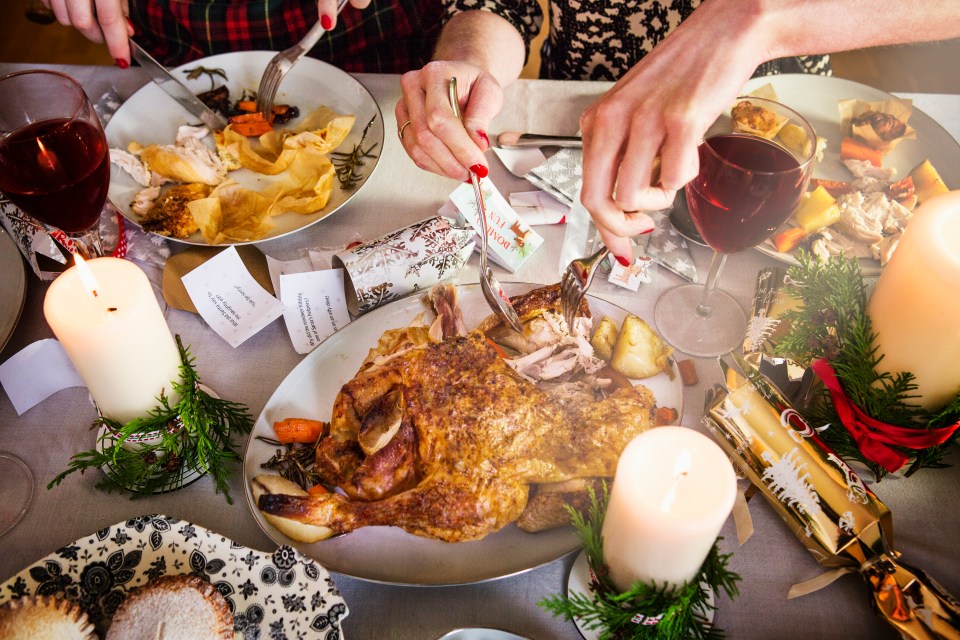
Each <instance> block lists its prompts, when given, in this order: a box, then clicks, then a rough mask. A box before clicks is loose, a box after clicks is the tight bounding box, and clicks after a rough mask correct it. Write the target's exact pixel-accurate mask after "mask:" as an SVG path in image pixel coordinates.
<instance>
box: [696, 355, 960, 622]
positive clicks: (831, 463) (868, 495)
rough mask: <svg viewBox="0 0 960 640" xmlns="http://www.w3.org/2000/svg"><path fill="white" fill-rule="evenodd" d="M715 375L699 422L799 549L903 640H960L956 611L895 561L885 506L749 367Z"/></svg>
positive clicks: (732, 360)
mask: <svg viewBox="0 0 960 640" xmlns="http://www.w3.org/2000/svg"><path fill="white" fill-rule="evenodd" d="M720 365H721V368H722V371H723V377H724V385H722V386H718V387H717V388H716V389H715V390H714V394H713V395H712V398H711V399H710V401H709V402H708V405H707V407H706V415H705V416H704V422H705V423H706V425H707V427H708V428H709V429H710V430H711V431H712V432H713V433H714V435H715V437H716V439H717V441H718V442H719V443H720V445H721V447H723V448H724V450H725V451H726V452H727V454H728V455H729V456H730V458H731V459H732V460H733V462H734V464H736V465H737V466H738V467H739V469H740V470H741V472H742V473H743V474H744V475H745V476H746V477H747V478H748V479H749V480H750V481H751V482H752V483H753V484H754V485H756V486H757V488H758V489H759V490H760V492H761V493H763V495H764V497H765V498H766V499H767V501H768V502H769V503H770V504H771V505H772V506H773V508H774V509H775V510H776V511H777V513H778V514H779V515H780V516H781V518H783V520H784V521H785V522H786V523H787V525H788V526H789V527H790V529H791V530H792V531H793V532H794V534H796V536H797V538H798V539H799V540H800V542H802V543H803V544H804V545H805V546H806V548H807V549H808V550H809V551H810V552H811V553H812V554H813V555H814V557H816V558H817V560H818V561H819V562H820V564H822V565H823V566H825V567H850V568H853V569H855V570H857V571H858V572H859V573H860V575H861V577H862V578H863V580H864V582H865V584H866V586H867V589H868V590H869V592H870V598H871V603H872V604H873V606H874V608H875V610H876V611H877V613H878V614H879V615H880V616H881V618H882V619H883V620H885V621H886V622H887V623H888V624H890V625H891V626H892V627H893V628H894V629H896V630H897V632H899V633H900V635H901V636H902V637H904V638H918V639H919V638H930V639H932V638H951V639H960V602H958V601H957V600H956V599H955V598H953V597H952V596H951V595H950V594H948V593H947V592H946V591H945V590H944V589H943V588H942V587H941V586H939V585H938V584H937V583H936V582H935V581H934V580H933V579H932V578H930V576H928V575H927V574H926V573H924V572H923V571H920V570H918V569H914V568H912V567H910V566H909V565H908V564H906V563H904V562H903V561H901V560H900V554H899V553H898V552H897V551H895V550H894V549H893V548H892V546H891V543H892V535H893V530H892V516H891V513H890V510H889V509H888V508H887V507H886V505H884V504H883V502H881V501H880V499H879V498H878V497H877V496H876V495H875V494H874V493H873V492H872V491H871V490H870V489H869V488H868V487H867V486H866V485H865V484H864V483H863V481H862V480H861V479H860V477H859V476H858V475H857V473H856V472H854V471H853V470H852V469H851V468H850V467H849V466H848V465H847V464H846V463H845V462H844V461H843V460H841V459H840V457H839V456H837V455H836V454H835V453H834V452H833V451H831V450H830V449H829V448H828V447H827V446H826V445H825V444H824V443H823V441H822V440H821V439H820V438H819V436H818V435H817V434H818V428H816V427H814V426H812V425H810V424H808V423H807V422H806V421H805V420H804V418H803V416H802V415H801V414H800V413H799V412H798V411H797V410H796V409H795V408H794V405H793V404H792V403H791V402H790V401H789V400H788V399H787V398H786V397H785V396H784V395H783V394H782V393H781V392H780V391H779V389H778V388H777V387H776V386H775V385H774V384H773V383H772V382H771V381H770V379H769V378H768V377H767V376H766V375H764V374H763V373H761V371H760V369H759V368H758V367H757V366H756V365H755V364H753V363H751V362H750V361H749V360H748V359H747V358H746V357H743V356H740V355H738V354H730V355H728V356H724V357H723V358H721V360H720ZM821 428H822V427H821Z"/></svg>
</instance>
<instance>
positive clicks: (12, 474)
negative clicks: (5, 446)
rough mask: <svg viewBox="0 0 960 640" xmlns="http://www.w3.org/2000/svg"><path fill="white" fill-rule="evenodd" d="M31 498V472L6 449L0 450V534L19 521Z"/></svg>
mask: <svg viewBox="0 0 960 640" xmlns="http://www.w3.org/2000/svg"><path fill="white" fill-rule="evenodd" d="M32 498H33V473H31V472H30V467H28V466H27V464H26V463H25V462H24V461H23V460H21V459H20V458H18V457H17V456H15V455H13V454H12V453H10V452H8V451H0V536H2V535H3V534H5V533H6V532H7V531H9V530H10V529H12V528H13V525H15V524H17V523H18V522H20V518H22V517H23V514H25V513H26V512H27V507H29V506H30V500H31V499H32Z"/></svg>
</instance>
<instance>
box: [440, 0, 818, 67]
mask: <svg viewBox="0 0 960 640" xmlns="http://www.w3.org/2000/svg"><path fill="white" fill-rule="evenodd" d="M446 4H447V17H450V16H452V15H454V14H456V13H460V12H462V11H468V10H471V9H481V10H484V11H490V12H493V13H495V14H497V15H499V16H501V17H503V18H504V19H506V20H507V21H509V22H510V23H511V24H512V25H513V26H514V27H516V29H517V31H519V32H520V34H521V35H522V36H523V39H524V41H525V42H526V43H527V48H528V54H529V47H530V42H531V41H532V40H533V38H534V37H535V36H536V35H537V34H538V33H539V32H540V27H541V25H542V22H543V12H542V11H541V9H540V5H539V3H538V2H537V1H536V0H447V2H446ZM699 5H700V0H550V4H549V8H550V15H549V20H550V31H549V35H548V36H547V38H546V40H545V41H544V43H543V48H542V49H541V65H540V77H541V78H551V79H577V80H616V79H617V78H619V77H620V76H622V75H623V74H624V73H626V72H627V71H628V70H629V69H630V68H631V67H632V66H633V65H635V64H636V63H637V62H639V61H640V59H641V58H643V56H645V55H646V54H648V53H650V52H651V51H652V50H653V48H654V47H655V46H656V45H657V44H658V43H659V42H660V41H661V40H663V38H665V37H666V35H667V34H668V33H669V32H670V31H671V30H672V29H674V28H675V27H676V26H677V25H679V24H680V22H681V21H682V20H683V19H684V18H686V17H687V16H689V15H690V14H691V13H692V12H693V10H694V9H696V8H697V7H698V6H699ZM775 73H816V74H821V75H831V73H832V71H831V67H830V58H829V56H826V55H819V56H798V57H793V58H779V59H777V60H771V61H770V62H765V63H763V64H762V65H760V67H759V68H758V69H757V70H756V72H755V73H754V75H770V74H775Z"/></svg>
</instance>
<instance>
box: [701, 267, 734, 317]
mask: <svg viewBox="0 0 960 640" xmlns="http://www.w3.org/2000/svg"><path fill="white" fill-rule="evenodd" d="M726 262H727V254H725V253H720V252H719V251H714V252H713V259H711V260H710V271H709V272H708V273H707V282H706V283H705V284H704V285H703V293H701V294H700V304H698V305H697V315H698V316H700V317H701V318H708V317H710V312H711V310H712V305H711V301H712V299H713V293H714V292H715V291H716V290H717V285H718V284H719V283H720V271H721V270H722V269H723V265H724V264H726Z"/></svg>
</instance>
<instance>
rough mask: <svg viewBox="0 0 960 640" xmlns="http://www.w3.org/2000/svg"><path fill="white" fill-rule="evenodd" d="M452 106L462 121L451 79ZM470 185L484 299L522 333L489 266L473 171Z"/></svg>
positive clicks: (479, 194) (481, 207) (480, 199)
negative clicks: (478, 223) (474, 202)
mask: <svg viewBox="0 0 960 640" xmlns="http://www.w3.org/2000/svg"><path fill="white" fill-rule="evenodd" d="M448 97H449V99H450V106H451V107H452V108H453V115H455V116H456V117H457V119H458V120H459V119H461V118H462V116H461V114H460V99H459V97H458V96H457V79H456V78H450V88H449V95H448ZM470 183H471V184H472V185H473V194H474V197H475V198H476V199H477V217H478V218H480V289H481V290H482V291H483V297H484V298H486V299H487V304H488V305H490V308H491V309H493V311H494V313H496V314H497V316H499V317H500V320H501V321H502V322H503V323H504V324H507V325H508V326H510V328H512V329H513V330H514V331H516V332H518V333H520V332H522V331H523V326H522V325H521V324H520V317H519V316H518V315H517V311H516V310H515V309H514V308H513V305H512V304H511V303H510V298H508V297H507V294H506V293H504V291H503V287H501V286H500V283H499V282H498V281H497V278H496V276H494V275H493V269H491V268H490V267H489V266H488V265H487V207H486V205H485V204H484V203H483V190H482V189H481V188H480V178H478V177H477V174H475V173H474V172H473V171H471V172H470Z"/></svg>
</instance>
